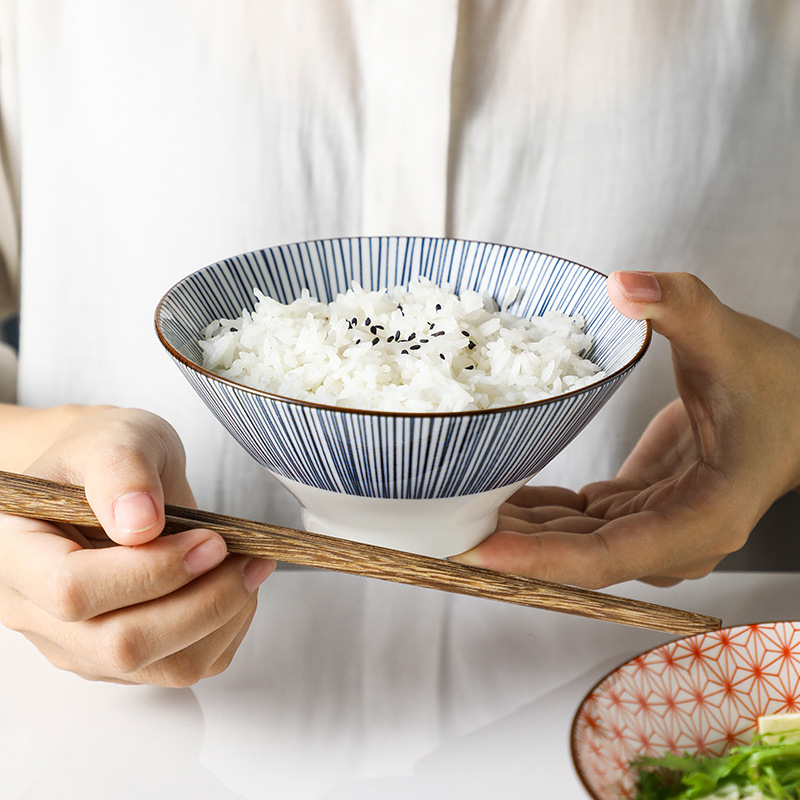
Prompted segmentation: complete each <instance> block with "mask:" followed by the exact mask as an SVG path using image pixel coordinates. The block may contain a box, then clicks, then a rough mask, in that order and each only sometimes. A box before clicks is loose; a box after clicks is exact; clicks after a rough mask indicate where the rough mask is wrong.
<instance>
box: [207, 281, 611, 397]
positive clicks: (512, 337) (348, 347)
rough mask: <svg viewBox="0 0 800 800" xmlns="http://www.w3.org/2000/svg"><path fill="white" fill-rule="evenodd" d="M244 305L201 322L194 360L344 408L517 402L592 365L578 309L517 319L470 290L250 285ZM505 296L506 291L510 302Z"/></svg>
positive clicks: (559, 389) (584, 374) (591, 376)
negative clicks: (277, 290)
mask: <svg viewBox="0 0 800 800" xmlns="http://www.w3.org/2000/svg"><path fill="white" fill-rule="evenodd" d="M255 294H256V298H257V303H256V306H255V310H254V311H252V312H248V311H245V312H244V314H243V315H242V316H241V317H239V318H238V319H222V320H219V321H216V322H214V323H212V324H211V325H209V326H208V328H207V329H206V330H205V335H204V338H203V340H202V341H201V342H200V347H201V348H202V351H203V365H204V366H205V367H206V368H207V369H209V370H211V371H213V372H215V373H216V374H218V375H220V376H222V377H225V378H229V379H231V380H234V381H237V382H239V383H242V384H244V385H246V386H250V387H252V388H256V389H262V390H264V391H267V392H271V393H273V394H277V395H282V396H284V397H290V398H294V399H298V400H307V401H311V402H314V403H323V404H326V405H334V406H344V407H348V408H361V409H376V410H383V411H407V412H448V411H467V410H472V409H484V408H493V407H497V406H509V405H517V404H519V403H528V402H531V401H533V400H540V399H542V398H547V397H553V396H555V395H558V394H562V393H563V392H567V391H571V390H573V389H578V388H581V387H583V386H586V385H587V384H589V383H591V382H593V381H595V380H597V379H598V378H600V377H602V376H603V374H604V373H603V372H601V371H600V370H599V368H598V367H597V366H596V365H595V364H592V363H591V362H590V361H588V360H586V359H585V358H582V357H581V356H580V353H581V352H583V351H585V350H586V349H588V348H589V347H590V346H591V340H590V338H589V337H588V336H587V335H586V334H585V333H584V331H583V327H584V321H583V319H582V318H581V317H580V316H575V317H569V316H567V315H565V314H562V313H560V312H556V311H551V312H547V313H546V314H544V315H542V316H540V317H535V318H533V319H530V320H529V319H522V318H520V317H516V316H514V315H512V314H510V313H508V312H507V311H505V310H501V309H498V307H497V304H496V303H494V301H492V300H490V299H488V298H484V297H482V296H481V295H479V294H478V293H477V292H474V291H465V292H462V293H461V295H460V296H459V295H456V294H454V293H453V292H452V291H451V290H450V288H449V287H446V286H445V287H439V286H436V285H435V284H433V283H431V282H430V281H428V280H419V281H416V282H414V283H412V284H411V285H410V286H409V287H408V288H402V287H395V288H394V289H392V290H390V291H366V290H364V289H363V288H361V287H360V286H359V285H357V284H355V283H354V284H352V288H351V289H350V290H348V291H347V292H345V293H343V294H339V295H338V296H337V297H336V298H335V300H334V301H333V302H331V303H330V304H324V303H321V302H319V301H318V300H316V299H314V298H313V297H311V295H310V294H309V292H308V291H307V290H303V292H302V295H301V297H299V298H298V299H297V300H295V301H293V302H292V303H289V304H288V305H285V304H282V303H279V302H276V301H275V300H272V299H270V298H269V297H265V296H264V295H263V294H262V293H261V292H259V291H258V290H256V291H255ZM513 299H514V298H513V297H510V298H506V299H505V301H504V302H506V303H508V302H511V301H512V300H513Z"/></svg>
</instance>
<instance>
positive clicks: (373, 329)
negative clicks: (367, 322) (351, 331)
mask: <svg viewBox="0 0 800 800" xmlns="http://www.w3.org/2000/svg"><path fill="white" fill-rule="evenodd" d="M369 332H370V333H371V334H372V335H373V336H374V335H375V334H376V333H377V332H378V326H377V325H373V326H372V327H371V328H370V329H369Z"/></svg>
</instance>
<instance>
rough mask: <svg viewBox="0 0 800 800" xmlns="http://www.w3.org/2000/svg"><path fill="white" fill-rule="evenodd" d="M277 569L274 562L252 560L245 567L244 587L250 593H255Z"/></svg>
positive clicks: (260, 559) (261, 559) (243, 572)
mask: <svg viewBox="0 0 800 800" xmlns="http://www.w3.org/2000/svg"><path fill="white" fill-rule="evenodd" d="M274 569H275V562H274V561H267V560H266V559H263V558H251V559H250V560H249V561H248V562H247V564H246V565H245V568H244V570H243V571H242V574H243V575H244V585H245V586H246V587H247V590H248V591H249V592H254V591H255V590H256V589H258V587H259V586H261V584H262V583H264V581H265V580H266V579H267V578H269V576H270V575H271V574H272V571H273V570H274Z"/></svg>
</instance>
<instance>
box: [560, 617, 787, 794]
mask: <svg viewBox="0 0 800 800" xmlns="http://www.w3.org/2000/svg"><path fill="white" fill-rule="evenodd" d="M787 623H794V624H800V620H796V619H791V618H787V619H764V620H760V621H759V622H743V623H741V624H739V625H728V626H726V627H724V628H719V629H718V630H713V631H704V632H702V633H692V634H689V635H688V636H679V637H676V638H675V639H670V640H669V641H666V642H662V643H661V644H658V645H655V646H654V647H648V648H647V649H646V650H642V651H641V652H639V653H637V654H636V655H632V656H630V658H626V659H625V660H624V661H620V663H619V664H617V665H616V666H615V667H612V668H611V669H610V670H608V672H606V673H605V675H603V676H602V677H601V678H598V680H596V681H595V682H594V683H593V684H592V686H591V688H589V689H588V690H587V691H586V693H585V694H584V696H583V697H582V698H581V701H580V702H579V703H578V705H577V707H576V709H575V712H574V714H573V715H572V723H571V725H570V728H569V753H570V758H571V760H572V767H573V769H574V771H575V774H576V775H577V776H578V779H579V780H580V782H581V785H582V786H583V788H584V789H585V790H586V792H587V793H588V794H589V796H590V797H591V798H592V800H602V798H601V797H600V795H598V794H597V793H596V792H595V790H594V788H593V787H592V786H590V785H589V783H588V781H587V780H586V777H585V776H584V774H583V771H582V770H581V769H580V767H579V764H578V748H577V745H576V742H575V740H576V738H577V735H578V723H579V721H580V716H581V712H582V711H583V708H584V706H585V705H586V703H587V701H588V700H589V698H590V697H591V696H592V695H593V694H594V693H595V691H596V690H597V689H598V687H600V686H601V685H602V684H603V683H605V682H606V681H607V680H608V679H609V678H610V677H611V676H612V675H614V674H615V673H616V672H618V671H619V670H621V669H622V668H623V667H627V666H628V664H632V663H633V662H634V661H636V660H637V659H639V658H642V657H643V656H647V655H649V654H650V653H654V652H656V651H657V650H660V649H661V648H662V647H669V646H671V645H674V644H678V643H679V642H688V641H691V640H698V639H700V638H702V637H705V636H710V635H719V634H722V633H729V632H731V631H741V630H745V629H747V628H761V627H763V626H765V625H785V624H787Z"/></svg>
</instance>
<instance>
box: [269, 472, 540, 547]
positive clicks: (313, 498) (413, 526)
mask: <svg viewBox="0 0 800 800" xmlns="http://www.w3.org/2000/svg"><path fill="white" fill-rule="evenodd" d="M271 474H272V475H274V476H275V478H276V479H277V480H278V481H279V482H280V483H281V484H282V485H283V486H285V487H286V488H287V489H288V490H289V491H290V492H291V493H292V494H293V495H294V496H295V497H296V498H297V500H298V501H299V502H300V506H301V513H302V519H303V525H304V527H305V529H306V530H308V531H311V532H312V533H322V534H325V535H326V536H335V537H337V538H339V539H350V540H352V541H355V542H364V543H366V544H374V545H378V546H379V547H389V548H391V549H393V550H405V551H406V552H411V553H419V554H420V555H426V556H433V557H434V558H446V557H447V556H452V555H456V554H457V553H463V552H464V551H465V550H469V549H470V548H472V547H475V545H477V544H479V543H480V542H482V541H483V540H484V539H485V538H486V537H487V536H489V534H491V533H492V532H493V531H494V529H495V526H496V524H497V512H498V509H499V508H500V505H501V504H502V503H503V502H505V500H507V499H508V498H509V497H510V496H511V495H512V494H513V493H514V492H515V491H516V490H517V489H518V488H519V487H520V486H523V485H524V484H525V481H520V482H519V483H514V484H511V485H509V486H501V487H500V488H499V489H492V490H491V491H488V492H480V493H478V494H472V495H466V496H464V497H443V498H432V499H429V500H394V499H384V498H380V497H359V496H356V495H350V494H342V493H340V492H330V491H327V490H325V489H318V488H316V487H314V486H306V485H305V484H302V483H298V482H297V481H293V480H290V479H288V478H284V477H282V476H280V475H275V473H274V472H271Z"/></svg>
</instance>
